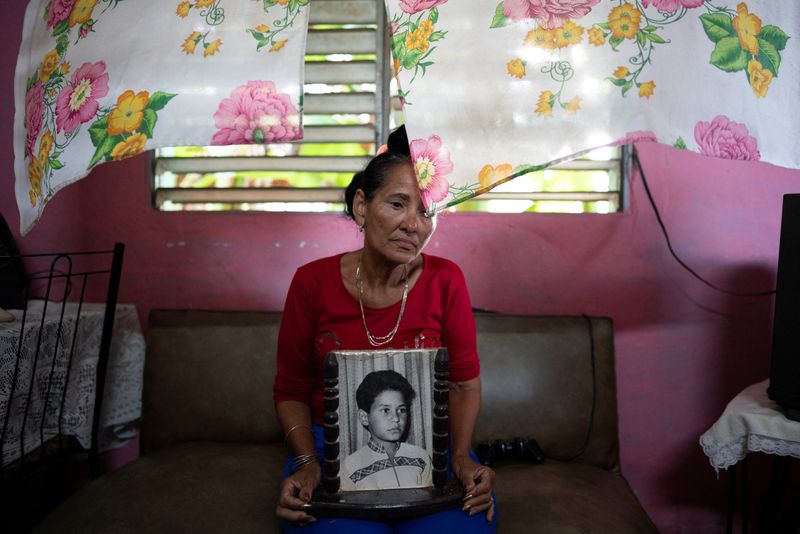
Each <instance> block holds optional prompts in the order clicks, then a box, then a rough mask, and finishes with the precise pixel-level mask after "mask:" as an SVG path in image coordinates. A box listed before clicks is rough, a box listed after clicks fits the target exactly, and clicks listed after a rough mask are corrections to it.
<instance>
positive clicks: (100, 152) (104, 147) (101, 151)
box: [86, 136, 122, 169]
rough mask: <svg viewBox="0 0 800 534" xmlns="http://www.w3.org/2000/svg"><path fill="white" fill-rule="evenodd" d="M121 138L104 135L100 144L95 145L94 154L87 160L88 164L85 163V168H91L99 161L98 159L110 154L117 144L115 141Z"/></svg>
mask: <svg viewBox="0 0 800 534" xmlns="http://www.w3.org/2000/svg"><path fill="white" fill-rule="evenodd" d="M121 140H122V138H121V137H119V136H117V137H106V138H105V139H104V140H103V142H102V143H101V144H100V146H98V147H97V150H95V152H94V156H92V159H91V161H89V165H87V166H86V168H87V169H91V168H92V167H94V166H95V165H97V164H98V163H100V160H102V159H103V158H106V157H108V155H109V154H111V151H112V150H114V147H115V146H117V143H118V142H119V141H121Z"/></svg>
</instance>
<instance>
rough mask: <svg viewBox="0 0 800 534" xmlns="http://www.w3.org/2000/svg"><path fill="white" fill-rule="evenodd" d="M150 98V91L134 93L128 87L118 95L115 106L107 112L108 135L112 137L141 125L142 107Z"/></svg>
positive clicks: (142, 117)
mask: <svg viewBox="0 0 800 534" xmlns="http://www.w3.org/2000/svg"><path fill="white" fill-rule="evenodd" d="M149 100H150V93H148V92H147V91H142V92H140V93H134V92H133V91H131V90H130V89H128V90H127V91H125V92H124V93H122V94H121V95H119V98H117V107H115V108H114V109H112V110H111V113H109V114H108V135H110V136H111V137H114V136H115V135H119V134H121V133H125V132H133V131H135V130H137V129H138V128H139V126H141V125H142V119H144V108H145V107H146V106H147V102H148V101H149Z"/></svg>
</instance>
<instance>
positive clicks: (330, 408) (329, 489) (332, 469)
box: [322, 352, 340, 493]
mask: <svg viewBox="0 0 800 534" xmlns="http://www.w3.org/2000/svg"><path fill="white" fill-rule="evenodd" d="M323 381H324V384H325V391H324V393H323V395H324V399H325V425H324V435H325V460H324V468H323V470H322V487H323V489H324V490H325V492H326V493H337V492H338V491H339V486H340V481H339V413H338V409H339V362H338V361H337V360H336V355H335V354H334V353H332V352H329V353H328V354H326V355H325V370H324V372H323Z"/></svg>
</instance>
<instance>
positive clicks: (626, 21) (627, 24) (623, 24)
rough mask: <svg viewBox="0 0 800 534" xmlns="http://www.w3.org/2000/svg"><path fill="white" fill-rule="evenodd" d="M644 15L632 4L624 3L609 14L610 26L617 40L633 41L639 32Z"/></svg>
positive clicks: (612, 34)
mask: <svg viewBox="0 0 800 534" xmlns="http://www.w3.org/2000/svg"><path fill="white" fill-rule="evenodd" d="M641 21H642V14H641V13H640V12H639V10H638V9H636V8H635V7H634V6H633V5H632V4H629V3H627V2H626V3H624V4H622V5H621V6H617V7H615V8H614V9H612V10H611V13H609V14H608V26H609V28H610V29H611V36H612V37H614V38H615V39H633V38H634V37H636V32H637V31H639V24H640V23H641Z"/></svg>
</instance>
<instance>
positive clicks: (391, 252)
mask: <svg viewBox="0 0 800 534" xmlns="http://www.w3.org/2000/svg"><path fill="white" fill-rule="evenodd" d="M355 209H356V213H359V214H360V215H361V216H362V221H363V223H364V248H365V249H370V250H371V251H373V252H377V253H378V254H380V255H381V256H383V257H384V258H386V259H387V260H388V261H390V262H391V263H397V264H402V263H409V262H410V261H412V260H413V259H414V258H416V257H417V256H418V255H419V253H420V252H422V249H423V248H425V245H427V244H428V241H429V240H430V238H431V236H432V235H433V231H434V230H435V229H436V217H435V216H433V217H427V216H426V215H425V207H424V206H423V204H422V197H421V196H420V194H419V187H418V186H417V178H416V176H415V175H414V168H413V167H412V166H411V164H410V163H408V164H398V165H395V166H394V167H392V169H391V170H390V171H389V175H388V176H387V177H386V181H385V183H384V184H383V186H382V187H381V188H380V189H378V190H377V191H376V192H375V194H374V196H373V197H372V200H370V201H368V202H367V201H365V200H364V195H363V192H360V191H359V192H357V193H356V200H355Z"/></svg>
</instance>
